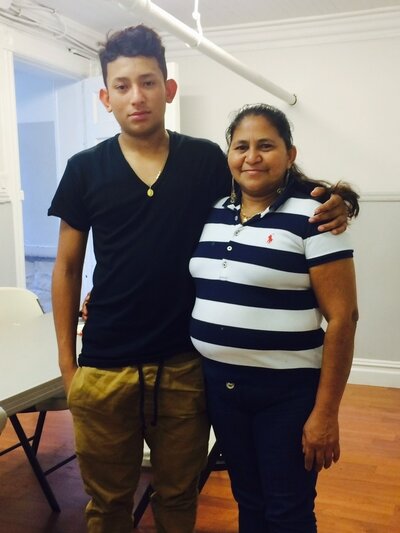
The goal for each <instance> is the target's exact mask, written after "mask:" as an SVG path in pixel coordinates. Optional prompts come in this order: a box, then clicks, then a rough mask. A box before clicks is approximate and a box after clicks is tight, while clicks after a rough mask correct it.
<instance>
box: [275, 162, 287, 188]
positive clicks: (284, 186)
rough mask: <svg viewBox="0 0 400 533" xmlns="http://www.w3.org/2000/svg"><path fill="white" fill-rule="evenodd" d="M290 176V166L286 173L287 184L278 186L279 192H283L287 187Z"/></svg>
mask: <svg viewBox="0 0 400 533" xmlns="http://www.w3.org/2000/svg"><path fill="white" fill-rule="evenodd" d="M289 178H290V167H289V168H288V169H287V170H286V174H285V184H284V185H283V187H278V188H277V189H276V192H277V193H278V194H282V193H283V191H284V190H285V189H286V185H287V184H288V181H289Z"/></svg>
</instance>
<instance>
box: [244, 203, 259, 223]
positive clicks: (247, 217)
mask: <svg viewBox="0 0 400 533" xmlns="http://www.w3.org/2000/svg"><path fill="white" fill-rule="evenodd" d="M261 213H262V211H260V212H259V213H254V215H250V216H249V215H246V213H244V212H243V211H242V206H240V220H241V221H242V224H245V223H246V222H248V221H249V220H250V219H251V218H254V217H255V216H257V215H260V214H261Z"/></svg>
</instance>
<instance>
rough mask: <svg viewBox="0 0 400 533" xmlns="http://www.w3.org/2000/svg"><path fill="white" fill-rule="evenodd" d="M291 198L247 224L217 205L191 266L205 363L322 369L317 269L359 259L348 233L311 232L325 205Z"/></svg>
mask: <svg viewBox="0 0 400 533" xmlns="http://www.w3.org/2000/svg"><path fill="white" fill-rule="evenodd" d="M296 189H297V186H296V185H292V186H291V187H287V189H286V192H285V193H284V195H282V196H281V197H280V198H279V199H278V200H277V201H276V202H275V203H274V204H273V205H271V206H270V207H269V208H267V209H266V210H265V211H264V212H263V213H261V214H260V215H257V216H255V217H253V218H252V219H250V220H249V221H248V222H246V223H245V224H241V222H240V217H239V209H240V206H239V205H232V204H231V203H230V200H229V198H224V199H222V200H220V201H219V202H217V203H216V204H215V206H214V208H213V210H212V212H211V214H210V217H209V219H208V222H207V224H206V225H205V227H204V230H203V233H202V235H201V238H200V242H199V245H198V247H197V249H196V251H195V253H194V255H193V257H192V259H191V261H190V273H191V274H192V276H193V278H194V280H195V283H196V294H197V298H196V303H195V306H194V309H193V313H192V321H191V337H192V342H193V344H194V346H195V347H196V349H197V350H198V351H199V352H200V353H201V354H202V355H204V356H205V357H208V358H210V359H214V360H216V361H221V362H224V363H231V364H238V365H247V366H260V367H268V368H275V369H286V368H320V367H321V359H322V344H323V340H324V331H323V329H322V328H321V322H322V315H321V312H320V310H319V309H318V303H317V301H316V297H315V294H314V292H313V290H312V288H311V284H310V276H309V268H310V267H312V266H315V265H319V264H322V263H325V262H330V261H335V260H337V259H342V258H348V257H352V256H353V251H352V249H351V247H350V245H349V238H348V235H347V232H346V233H342V234H341V235H332V234H331V233H329V232H327V233H321V232H319V231H318V230H317V225H316V224H310V223H309V222H308V218H309V217H310V216H312V214H313V213H314V210H315V208H316V207H317V206H318V205H319V203H318V202H317V201H316V200H314V199H312V198H311V197H310V196H308V195H305V194H303V193H300V192H299V191H297V192H296Z"/></svg>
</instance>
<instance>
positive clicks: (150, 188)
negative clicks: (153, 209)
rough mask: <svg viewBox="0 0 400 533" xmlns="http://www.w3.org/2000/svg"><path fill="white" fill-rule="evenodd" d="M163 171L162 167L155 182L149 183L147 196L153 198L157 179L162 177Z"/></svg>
mask: <svg viewBox="0 0 400 533" xmlns="http://www.w3.org/2000/svg"><path fill="white" fill-rule="evenodd" d="M161 172H162V169H161V170H160V171H159V173H158V174H157V176H156V178H155V180H154V181H153V183H152V184H151V185H149V188H148V189H147V196H148V197H149V198H152V197H153V196H154V191H153V186H154V185H155V183H156V181H157V180H158V178H159V177H160V174H161Z"/></svg>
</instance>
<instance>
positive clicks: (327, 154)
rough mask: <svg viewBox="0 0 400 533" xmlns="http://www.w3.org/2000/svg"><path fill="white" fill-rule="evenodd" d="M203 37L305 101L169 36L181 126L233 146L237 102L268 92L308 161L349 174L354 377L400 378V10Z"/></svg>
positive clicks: (331, 174)
mask: <svg viewBox="0 0 400 533" xmlns="http://www.w3.org/2000/svg"><path fill="white" fill-rule="evenodd" d="M206 36H207V37H208V38H209V39H210V40H211V41H213V42H214V43H215V44H219V45H221V46H223V47H224V49H225V50H227V51H228V52H230V53H231V54H232V55H234V56H235V57H237V58H238V59H239V60H241V61H242V62H244V63H245V64H246V65H247V66H248V67H250V68H252V69H253V70H255V71H256V72H259V73H260V74H262V75H263V76H265V77H266V78H268V79H270V80H271V81H273V82H274V83H276V84H277V85H280V86H281V87H283V88H284V89H286V90H287V91H289V92H294V93H295V94H296V95H297V96H298V103H297V104H296V105H295V106H290V105H288V104H286V103H284V102H282V101H281V100H279V99H277V98H275V97H273V96H271V95H269V94H268V93H267V92H265V91H263V90H261V89H259V88H258V87H256V86H254V85H252V84H251V83H250V82H247V81H246V80H244V79H242V78H240V77H239V76H237V75H236V74H234V73H232V72H231V71H229V70H227V69H226V68H225V67H223V66H221V65H219V64H217V63H216V62H214V61H213V60H211V59H209V58H208V57H205V56H204V55H201V54H200V53H199V52H198V51H196V50H188V49H185V48H184V47H182V46H181V45H180V44H179V43H178V42H177V41H175V40H174V39H172V38H167V39H164V41H165V42H166V47H167V52H168V51H169V53H168V59H169V60H173V61H177V62H178V63H179V71H180V91H181V124H182V131H183V132H185V133H189V134H192V135H196V136H203V137H208V138H211V139H213V140H215V141H217V142H219V143H220V144H221V146H223V147H224V148H225V141H224V131H225V128H226V126H227V125H228V122H229V115H230V114H231V112H232V110H234V109H237V108H239V107H240V106H241V105H243V104H245V103H250V102H260V101H263V102H267V103H271V104H273V105H276V106H278V107H279V108H281V109H282V110H283V111H284V112H285V113H286V114H287V115H288V117H289V119H290V120H291V122H292V124H293V131H294V140H295V144H296V145H297V147H298V152H299V155H298V162H299V163H300V164H301V166H302V167H303V169H304V170H305V171H306V172H307V173H308V174H309V175H311V176H312V177H315V178H324V179H328V180H330V181H336V180H338V179H344V180H346V181H349V182H350V183H351V184H352V185H353V186H354V187H355V188H356V189H357V190H358V191H359V192H360V193H361V194H362V198H363V202H362V203H361V215H360V218H359V220H358V221H356V222H354V224H353V228H352V230H351V233H352V236H353V243H354V247H355V262H356V268H357V278H358V292H359V306H360V322H359V327H358V332H357V338H356V349H355V362H354V365H353V370H352V375H351V381H353V382H357V383H367V384H376V385H386V386H397V387H400V347H399V346H400V329H399V327H398V317H399V316H400V281H399V276H398V265H399V264H400V240H399V238H398V230H399V229H400V160H399V156H398V153H399V150H400V127H399V124H400V99H399V97H398V95H399V94H400V68H399V65H400V10H399V9H394V10H382V11H380V12H379V13H377V12H374V13H371V14H370V15H363V16H360V17H352V16H350V17H328V18H316V19H312V20H307V21H306V20H303V21H299V22H296V23H277V24H270V25H268V24H262V23H260V24H259V25H251V26H247V27H246V26H243V27H240V28H237V29H236V30H234V29H229V28H227V29H219V30H218V31H214V32H211V33H207V32H206ZM168 44H169V45H170V46H168Z"/></svg>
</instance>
